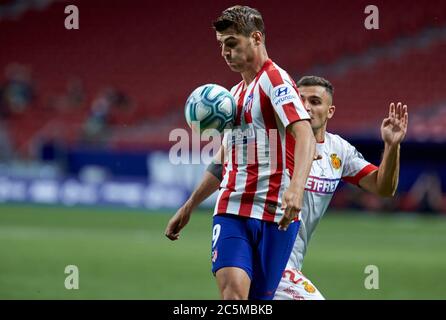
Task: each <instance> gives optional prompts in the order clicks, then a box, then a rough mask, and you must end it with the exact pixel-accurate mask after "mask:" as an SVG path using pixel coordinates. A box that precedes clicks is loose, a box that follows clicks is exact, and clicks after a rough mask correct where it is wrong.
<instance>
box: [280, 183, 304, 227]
mask: <svg viewBox="0 0 446 320" xmlns="http://www.w3.org/2000/svg"><path fill="white" fill-rule="evenodd" d="M282 209H283V210H285V211H284V213H283V217H282V219H280V221H279V230H284V231H286V230H287V229H288V226H289V225H290V223H292V222H293V221H294V219H296V218H297V216H298V214H299V212H300V210H301V209H302V195H300V194H299V192H298V191H294V190H290V188H288V189H287V190H285V192H284V193H283V196H282Z"/></svg>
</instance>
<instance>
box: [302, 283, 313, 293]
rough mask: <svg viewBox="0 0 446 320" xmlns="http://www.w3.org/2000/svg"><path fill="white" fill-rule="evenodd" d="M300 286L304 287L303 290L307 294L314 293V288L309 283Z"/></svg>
mask: <svg viewBox="0 0 446 320" xmlns="http://www.w3.org/2000/svg"><path fill="white" fill-rule="evenodd" d="M302 285H303V286H304V289H305V291H306V292H308V293H315V292H316V288H315V287H314V286H313V285H312V284H311V283H309V282H308V281H304V282H302Z"/></svg>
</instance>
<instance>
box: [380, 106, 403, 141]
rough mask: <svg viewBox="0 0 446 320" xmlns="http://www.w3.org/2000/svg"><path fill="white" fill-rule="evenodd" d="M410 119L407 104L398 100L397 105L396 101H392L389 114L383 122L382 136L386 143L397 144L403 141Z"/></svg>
mask: <svg viewBox="0 0 446 320" xmlns="http://www.w3.org/2000/svg"><path fill="white" fill-rule="evenodd" d="M408 120H409V114H408V112H407V106H406V105H403V104H402V103H401V102H398V104H397V105H396V107H395V103H393V102H392V103H391V104H390V106H389V116H388V117H387V118H385V119H384V120H383V122H382V124H381V138H382V139H383V141H384V143H386V144H389V145H397V144H399V143H400V142H401V141H403V139H404V137H405V136H406V132H407V123H408Z"/></svg>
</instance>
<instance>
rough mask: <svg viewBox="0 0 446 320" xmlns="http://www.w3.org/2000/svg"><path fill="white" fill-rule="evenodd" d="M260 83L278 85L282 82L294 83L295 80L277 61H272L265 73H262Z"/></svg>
mask: <svg viewBox="0 0 446 320" xmlns="http://www.w3.org/2000/svg"><path fill="white" fill-rule="evenodd" d="M259 83H260V84H261V85H262V86H265V85H268V86H272V87H277V86H278V85H281V84H286V83H289V84H290V85H292V84H293V80H292V79H291V77H290V75H289V74H288V73H287V72H286V71H285V70H284V69H282V68H281V67H280V66H278V65H277V64H276V63H274V62H272V61H270V63H269V65H268V66H267V67H266V68H265V70H264V71H263V73H262V74H261V75H260V78H259Z"/></svg>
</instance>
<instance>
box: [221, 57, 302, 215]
mask: <svg viewBox="0 0 446 320" xmlns="http://www.w3.org/2000/svg"><path fill="white" fill-rule="evenodd" d="M231 93H232V95H233V96H234V98H235V100H236V101H237V117H236V121H235V125H234V128H233V129H232V130H231V131H228V132H225V135H224V138H223V146H224V148H225V161H224V166H223V181H222V182H221V184H220V192H219V194H218V198H217V203H216V206H215V210H214V215H216V214H235V215H240V216H244V217H250V218H255V219H260V220H265V221H274V222H279V221H280V219H281V217H282V215H283V210H282V209H281V205H282V195H283V192H284V191H285V190H286V188H287V187H288V185H289V183H290V175H289V173H288V171H287V170H286V152H287V148H292V147H293V146H294V143H290V141H288V143H287V140H288V139H290V138H289V137H288V138H287V134H286V127H287V126H288V125H289V124H290V123H293V122H295V121H299V120H303V119H310V116H309V115H308V113H307V112H306V110H305V108H304V106H303V104H302V101H301V100H300V96H299V93H298V90H297V86H296V84H295V83H294V81H293V79H292V78H291V77H290V76H289V75H288V74H287V73H286V72H285V71H284V70H283V69H281V68H280V67H278V66H277V65H276V64H275V63H273V62H272V61H271V60H267V61H266V62H265V64H264V65H263V67H262V69H261V70H260V71H259V72H258V74H257V75H256V78H255V79H254V80H253V81H252V82H251V83H250V84H249V85H248V86H246V84H245V83H244V81H242V82H240V83H239V84H238V85H236V86H235V87H233V88H232V90H231ZM289 151H290V150H289ZM291 152H294V150H291Z"/></svg>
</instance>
